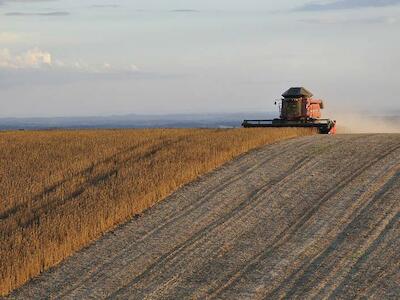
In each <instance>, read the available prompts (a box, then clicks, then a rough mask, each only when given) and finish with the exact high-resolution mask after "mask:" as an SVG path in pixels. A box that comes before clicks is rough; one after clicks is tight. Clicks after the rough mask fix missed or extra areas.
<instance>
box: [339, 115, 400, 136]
mask: <svg viewBox="0 0 400 300" xmlns="http://www.w3.org/2000/svg"><path fill="white" fill-rule="evenodd" d="M332 115H333V116H334V119H336V121H337V128H338V133H400V116H398V117H394V116H387V117H383V116H375V117H374V116H369V115H365V116H364V115H360V114H340V113H336V114H332Z"/></svg>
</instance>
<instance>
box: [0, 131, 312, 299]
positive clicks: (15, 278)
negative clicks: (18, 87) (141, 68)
mask: <svg viewBox="0 0 400 300" xmlns="http://www.w3.org/2000/svg"><path fill="white" fill-rule="evenodd" d="M312 133H313V131H312V130H308V129H224V130H217V129H146V130H82V131H38V132H0V259H1V261H0V295H5V294H7V293H9V292H10V291H11V290H12V289H14V288H16V287H18V286H20V285H21V284H23V283H24V282H26V281H27V280H29V279H30V278H32V277H34V276H36V275H38V274H39V273H40V272H42V271H44V270H46V269H48V268H49V267H51V266H54V265H55V264H57V263H59V262H60V261H61V260H63V259H64V258H66V257H67V256H69V255H71V254H72V253H74V252H75V251H77V250H79V249H81V248H82V247H83V246H85V245H87V244H88V243H90V242H91V241H93V240H95V239H97V238H98V237H99V236H100V235H101V234H103V233H105V232H107V231H108V230H110V229H112V228H113V227H115V226H116V225H118V224H120V223H122V222H125V221H127V220H128V219H130V218H131V217H132V216H134V215H136V214H140V213H142V212H143V211H144V210H145V209H147V208H149V207H151V206H152V205H154V204H155V203H156V202H158V201H160V200H162V199H163V198H165V197H166V196H168V195H169V194H171V193H172V192H173V191H174V190H176V189H177V188H178V187H180V186H182V185H183V184H186V183H188V182H190V181H193V180H194V179H195V178H196V177H198V176H199V175H201V174H204V173H206V172H209V171H210V170H212V169H214V168H216V167H218V166H220V165H221V164H223V163H225V162H227V161H228V160H231V159H232V158H234V157H235V156H238V155H239V154H242V153H244V152H247V151H249V150H250V149H253V148H256V147H259V146H262V145H265V144H267V143H272V142H275V141H278V140H282V139H287V138H292V137H296V136H302V135H309V134H312Z"/></svg>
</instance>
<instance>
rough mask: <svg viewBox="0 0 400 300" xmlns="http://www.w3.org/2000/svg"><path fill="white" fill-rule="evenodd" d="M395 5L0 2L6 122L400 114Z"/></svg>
mask: <svg viewBox="0 0 400 300" xmlns="http://www.w3.org/2000/svg"><path fill="white" fill-rule="evenodd" d="M399 72H400V0H331V1H313V0H296V1H294V0H281V1H271V0H246V1H244V0H240V1H239V0H202V1H199V0H196V1H195V0H169V1H165V0H84V1H81V0H47V1H45V0H43V1H41V0H0V117H37V116H41V117H46V116H94V115H118V114H175V113H221V112H227V113H231V112H252V111H254V112H255V111H257V112H261V111H274V110H276V108H275V107H274V105H273V103H274V101H275V99H278V98H279V97H280V95H281V94H282V93H283V92H284V91H285V90H286V89H287V88H289V87H291V86H305V87H306V88H308V89H310V90H311V91H312V92H313V93H314V95H315V97H317V98H322V99H324V100H325V103H326V107H327V114H335V113H336V112H343V111H356V112H367V111H368V112H373V113H399V114H400V99H399V98H397V97H398V93H397V91H398V90H399V79H400V76H399V75H400V74H399Z"/></svg>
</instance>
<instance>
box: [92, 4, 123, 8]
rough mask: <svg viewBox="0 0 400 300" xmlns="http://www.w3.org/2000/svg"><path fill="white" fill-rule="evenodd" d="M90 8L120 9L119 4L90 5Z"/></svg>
mask: <svg viewBox="0 0 400 300" xmlns="http://www.w3.org/2000/svg"><path fill="white" fill-rule="evenodd" d="M90 7H92V8H118V7H121V5H119V4H94V5H91V6H90Z"/></svg>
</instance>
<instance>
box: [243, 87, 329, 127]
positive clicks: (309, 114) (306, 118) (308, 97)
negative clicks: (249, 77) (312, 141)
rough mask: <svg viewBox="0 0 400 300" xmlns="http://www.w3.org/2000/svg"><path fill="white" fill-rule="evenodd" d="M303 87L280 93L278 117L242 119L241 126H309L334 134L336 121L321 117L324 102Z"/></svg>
mask: <svg viewBox="0 0 400 300" xmlns="http://www.w3.org/2000/svg"><path fill="white" fill-rule="evenodd" d="M312 97H313V94H312V93H311V92H310V91H308V90H307V89H305V88H304V87H292V88H290V89H289V90H287V91H286V92H285V93H283V94H282V99H281V100H280V101H277V102H275V104H279V109H280V118H279V119H273V120H244V121H243V123H242V126H243V127H245V128H251V127H278V128H279V127H280V128H282V127H309V128H317V129H318V131H319V132H320V133H322V134H335V133H336V121H333V120H330V119H322V118H321V115H322V114H321V110H322V109H323V108H324V102H323V101H322V100H320V99H313V98H312Z"/></svg>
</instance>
